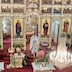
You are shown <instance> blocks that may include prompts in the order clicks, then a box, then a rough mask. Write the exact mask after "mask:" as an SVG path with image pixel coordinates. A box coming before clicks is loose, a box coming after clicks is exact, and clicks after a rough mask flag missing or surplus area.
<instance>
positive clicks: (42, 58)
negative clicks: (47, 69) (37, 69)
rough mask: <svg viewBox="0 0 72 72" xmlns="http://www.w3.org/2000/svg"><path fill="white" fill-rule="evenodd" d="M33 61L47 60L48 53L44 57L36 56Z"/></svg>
mask: <svg viewBox="0 0 72 72" xmlns="http://www.w3.org/2000/svg"><path fill="white" fill-rule="evenodd" d="M35 61H36V62H48V61H49V55H48V54H45V55H44V57H39V56H36V58H35Z"/></svg>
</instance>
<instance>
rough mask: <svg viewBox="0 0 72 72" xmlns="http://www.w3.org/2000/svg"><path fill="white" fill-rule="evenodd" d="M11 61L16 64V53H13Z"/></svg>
mask: <svg viewBox="0 0 72 72" xmlns="http://www.w3.org/2000/svg"><path fill="white" fill-rule="evenodd" d="M11 63H12V64H13V65H15V64H16V60H15V57H14V55H11Z"/></svg>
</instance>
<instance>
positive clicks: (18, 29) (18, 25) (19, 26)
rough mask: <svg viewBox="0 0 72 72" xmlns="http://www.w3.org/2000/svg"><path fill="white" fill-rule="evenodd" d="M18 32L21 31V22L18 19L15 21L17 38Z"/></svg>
mask: <svg viewBox="0 0 72 72" xmlns="http://www.w3.org/2000/svg"><path fill="white" fill-rule="evenodd" d="M20 32H21V24H20V22H19V20H17V23H16V34H17V38H18V37H20Z"/></svg>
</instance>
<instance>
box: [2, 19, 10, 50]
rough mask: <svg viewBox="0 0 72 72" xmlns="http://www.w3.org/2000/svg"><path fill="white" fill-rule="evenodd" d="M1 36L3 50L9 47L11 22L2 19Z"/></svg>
mask: <svg viewBox="0 0 72 72" xmlns="http://www.w3.org/2000/svg"><path fill="white" fill-rule="evenodd" d="M2 35H3V48H4V49H7V48H9V47H11V20H10V18H4V19H3V20H2Z"/></svg>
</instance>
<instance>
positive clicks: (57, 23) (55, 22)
mask: <svg viewBox="0 0 72 72" xmlns="http://www.w3.org/2000/svg"><path fill="white" fill-rule="evenodd" d="M59 28H60V20H59V19H58V18H56V19H53V22H52V39H53V40H54V42H55V43H56V44H58V39H59Z"/></svg>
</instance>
